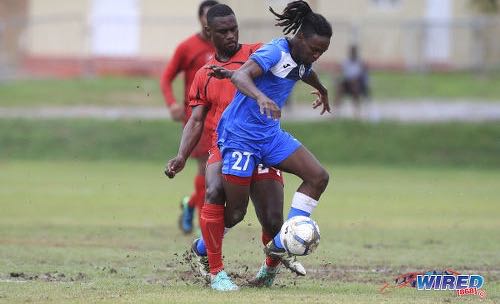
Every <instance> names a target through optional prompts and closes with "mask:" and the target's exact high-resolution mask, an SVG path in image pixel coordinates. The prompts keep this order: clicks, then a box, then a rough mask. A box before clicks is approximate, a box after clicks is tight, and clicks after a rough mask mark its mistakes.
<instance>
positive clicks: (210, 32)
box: [205, 25, 212, 40]
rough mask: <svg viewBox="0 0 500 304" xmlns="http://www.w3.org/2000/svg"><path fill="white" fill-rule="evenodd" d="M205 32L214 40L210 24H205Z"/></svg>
mask: <svg viewBox="0 0 500 304" xmlns="http://www.w3.org/2000/svg"><path fill="white" fill-rule="evenodd" d="M205 33H206V34H207V37H208V39H209V40H212V31H210V27H209V26H208V25H205Z"/></svg>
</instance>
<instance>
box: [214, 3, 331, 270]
mask: <svg viewBox="0 0 500 304" xmlns="http://www.w3.org/2000/svg"><path fill="white" fill-rule="evenodd" d="M270 10H271V12H272V13H273V14H274V15H275V16H276V17H277V19H276V20H277V21H278V23H277V24H276V25H278V26H282V27H284V29H283V32H284V34H285V35H286V34H288V33H293V34H295V35H294V37H293V38H286V37H283V38H278V39H275V40H273V41H271V42H269V43H267V44H265V45H263V46H262V47H261V48H260V49H259V50H257V51H256V52H255V53H253V54H252V55H251V56H250V59H249V60H248V61H247V62H246V63H245V64H243V65H242V66H241V67H240V68H239V69H238V70H236V71H230V70H226V69H224V68H223V67H219V66H211V69H212V71H213V72H212V74H213V76H216V77H218V78H229V79H231V81H232V82H233V83H234V85H235V86H236V87H237V89H238V91H237V93H236V95H235V97H234V99H233V101H232V102H231V103H230V104H229V106H228V107H227V108H226V110H225V111H224V113H223V115H222V117H221V120H220V122H219V126H218V128H217V132H218V135H219V138H218V145H219V147H220V150H221V153H222V162H223V165H222V174H223V187H224V192H225V194H226V208H228V206H230V208H231V209H232V210H233V212H232V213H231V218H226V219H225V225H226V227H228V228H229V227H232V226H234V225H236V224H237V223H239V222H240V221H241V220H243V218H244V216H245V213H246V210H247V206H248V201H249V191H250V180H251V176H252V172H253V171H254V169H255V166H256V165H258V164H260V163H262V164H264V165H265V166H272V167H276V168H278V169H280V170H283V171H285V172H289V173H292V174H294V175H296V176H298V177H300V178H301V179H302V184H301V185H300V186H299V188H298V189H297V191H296V192H295V194H294V196H293V199H292V204H291V209H290V211H289V214H288V218H291V217H293V216H297V215H304V216H310V214H311V213H312V211H313V210H314V208H315V207H316V206H317V204H318V200H319V198H320V196H321V194H322V193H323V191H324V190H325V189H326V186H327V184H328V180H329V174H328V172H327V171H326V170H325V169H324V168H323V166H322V165H321V164H320V163H319V161H318V160H317V159H316V158H315V157H314V155H313V154H312V153H311V152H309V150H307V149H306V148H305V147H304V146H303V145H302V144H301V143H300V142H299V141H298V140H297V139H295V138H294V137H293V136H291V135H290V134H289V133H287V132H285V131H283V130H282V129H281V126H280V122H279V118H280V117H281V108H282V107H283V105H284V103H285V101H286V100H287V98H288V96H289V95H290V93H291V91H292V89H293V87H294V85H295V83H296V82H297V81H298V80H302V81H304V82H305V83H307V84H309V85H311V86H312V87H313V88H315V89H316V90H317V91H315V92H313V94H315V95H316V96H317V98H316V100H315V102H314V103H313V108H317V107H320V106H322V111H321V114H324V113H325V112H330V106H329V104H328V92H327V89H326V88H325V87H324V86H323V85H322V84H321V83H320V81H319V79H318V76H317V74H316V73H315V72H314V71H313V70H312V68H311V65H312V63H313V62H314V61H316V60H317V59H318V58H319V57H320V56H321V55H322V54H323V53H324V52H325V51H326V50H327V49H328V47H329V45H330V39H331V36H332V27H331V25H330V23H329V22H328V21H327V20H326V19H325V18H324V17H323V16H322V15H320V14H316V13H314V12H313V11H312V10H311V8H310V7H309V5H308V4H307V3H306V2H304V1H294V2H291V3H289V4H288V5H287V6H286V8H285V9H284V11H283V13H282V14H278V13H276V12H275V11H273V10H272V9H270ZM218 234H221V233H214V234H212V232H211V233H210V235H211V237H214V238H216V239H218V238H221V239H222V234H221V235H218ZM265 251H266V253H267V254H268V255H271V256H273V255H274V256H276V257H284V256H285V255H286V252H285V249H284V248H283V245H282V244H281V241H280V239H279V233H278V234H277V235H276V236H275V237H274V239H273V240H272V241H271V242H269V243H268V245H267V246H266V247H265ZM262 267H264V268H265V267H266V266H265V265H264V266H262ZM262 272H264V273H266V272H267V271H266V269H261V270H260V271H259V273H262Z"/></svg>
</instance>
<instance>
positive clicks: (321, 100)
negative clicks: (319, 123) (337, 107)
mask: <svg viewBox="0 0 500 304" xmlns="http://www.w3.org/2000/svg"><path fill="white" fill-rule="evenodd" d="M311 94H313V95H316V100H315V101H314V102H313V104H312V107H313V109H316V108H317V107H319V106H321V105H323V109H322V110H321V113H320V115H323V114H324V113H325V112H328V113H331V110H330V104H329V103H328V95H327V94H321V93H320V92H319V91H312V92H311Z"/></svg>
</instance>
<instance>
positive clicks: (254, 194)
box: [250, 167, 284, 234]
mask: <svg viewBox="0 0 500 304" xmlns="http://www.w3.org/2000/svg"><path fill="white" fill-rule="evenodd" d="M250 197H251V199H252V202H253V204H254V207H255V213H256V214H257V218H258V219H259V222H260V224H261V225H262V227H263V228H264V230H265V231H266V232H269V233H271V234H275V233H277V232H278V231H279V229H280V228H281V226H282V225H283V201H284V194H283V178H282V176H281V172H280V171H279V170H277V169H274V168H261V167H258V169H256V170H255V172H254V175H253V176H252V183H251V185H250Z"/></svg>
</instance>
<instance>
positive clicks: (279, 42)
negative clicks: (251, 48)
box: [263, 37, 290, 53]
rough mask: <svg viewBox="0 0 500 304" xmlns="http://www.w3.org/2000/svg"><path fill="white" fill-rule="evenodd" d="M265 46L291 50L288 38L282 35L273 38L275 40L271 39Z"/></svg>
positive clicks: (286, 50)
mask: <svg viewBox="0 0 500 304" xmlns="http://www.w3.org/2000/svg"><path fill="white" fill-rule="evenodd" d="M263 47H267V48H269V49H275V50H279V51H283V52H285V53H288V52H290V47H289V44H288V40H287V39H286V37H280V38H276V39H273V40H271V41H269V42H268V43H266V44H264V45H263Z"/></svg>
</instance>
